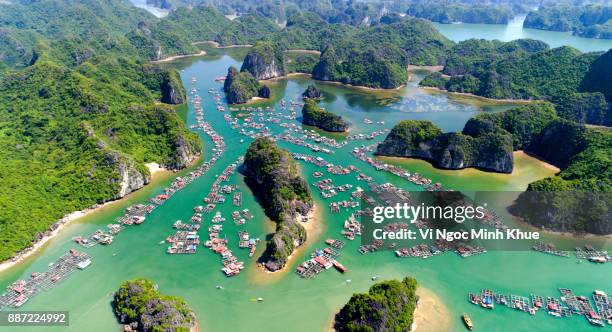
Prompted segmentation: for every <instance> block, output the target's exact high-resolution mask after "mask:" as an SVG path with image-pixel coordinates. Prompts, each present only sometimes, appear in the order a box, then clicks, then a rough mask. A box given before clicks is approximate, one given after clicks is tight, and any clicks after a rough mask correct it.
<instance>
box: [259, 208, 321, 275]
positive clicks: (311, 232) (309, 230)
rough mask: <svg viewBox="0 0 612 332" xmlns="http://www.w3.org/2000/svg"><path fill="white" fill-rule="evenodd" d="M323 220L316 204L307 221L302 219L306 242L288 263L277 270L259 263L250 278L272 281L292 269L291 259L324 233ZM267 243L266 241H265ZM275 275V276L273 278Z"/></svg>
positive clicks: (288, 259) (296, 250)
mask: <svg viewBox="0 0 612 332" xmlns="http://www.w3.org/2000/svg"><path fill="white" fill-rule="evenodd" d="M321 221H322V217H321V215H320V208H319V207H318V206H317V205H316V204H315V205H314V206H313V208H312V210H310V213H308V215H307V216H306V221H305V222H304V221H302V222H301V225H302V226H303V227H304V229H305V230H306V242H305V243H303V244H302V245H301V246H299V247H298V248H297V249H295V250H294V251H293V253H292V254H291V255H289V257H288V258H287V264H285V267H283V268H282V269H280V270H277V271H274V272H272V271H268V270H267V269H266V268H265V267H264V266H263V265H260V264H257V268H255V269H253V272H252V273H251V274H250V280H251V281H254V282H258V283H264V282H270V281H276V280H279V278H280V277H281V276H283V275H285V273H287V272H288V271H290V270H291V269H290V268H289V267H290V265H291V261H292V259H293V258H294V257H295V256H298V255H300V254H301V253H302V252H303V251H304V250H306V248H308V247H309V246H310V245H311V244H312V243H313V242H315V241H317V240H318V239H319V237H320V236H321V234H323V228H322V227H320V226H321V225H320V222H321ZM264 245H265V243H264ZM271 276H274V278H271Z"/></svg>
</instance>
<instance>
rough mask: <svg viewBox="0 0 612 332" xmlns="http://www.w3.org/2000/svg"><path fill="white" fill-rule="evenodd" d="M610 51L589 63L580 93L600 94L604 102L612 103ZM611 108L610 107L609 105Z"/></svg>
mask: <svg viewBox="0 0 612 332" xmlns="http://www.w3.org/2000/svg"><path fill="white" fill-rule="evenodd" d="M610 77H612V50H608V52H606V53H604V54H603V55H602V56H600V57H599V58H597V59H595V61H593V63H591V67H590V68H589V71H588V72H587V73H586V75H585V76H584V78H583V79H582V82H580V88H579V89H580V91H581V92H601V93H603V94H604V97H605V98H606V101H608V103H612V80H610ZM611 107H612V105H611Z"/></svg>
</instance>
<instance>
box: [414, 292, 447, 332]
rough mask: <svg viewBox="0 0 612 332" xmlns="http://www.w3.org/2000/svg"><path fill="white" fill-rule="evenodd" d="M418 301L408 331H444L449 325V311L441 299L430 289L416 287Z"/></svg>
mask: <svg viewBox="0 0 612 332" xmlns="http://www.w3.org/2000/svg"><path fill="white" fill-rule="evenodd" d="M417 295H418V296H419V302H418V304H417V307H416V309H415V310H414V314H413V321H412V328H411V329H410V331H418V332H434V331H446V330H448V327H449V326H450V317H451V316H450V313H449V311H448V308H447V307H446V306H445V305H444V303H443V302H442V300H441V299H440V298H439V297H438V296H437V295H436V294H435V293H434V292H432V291H431V290H429V289H427V288H424V287H422V286H419V287H418V288H417Z"/></svg>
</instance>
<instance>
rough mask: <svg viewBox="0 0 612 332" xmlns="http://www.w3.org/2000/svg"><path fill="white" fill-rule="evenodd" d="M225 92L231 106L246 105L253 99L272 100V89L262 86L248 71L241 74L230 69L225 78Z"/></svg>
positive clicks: (233, 68) (232, 68)
mask: <svg viewBox="0 0 612 332" xmlns="http://www.w3.org/2000/svg"><path fill="white" fill-rule="evenodd" d="M223 90H224V91H225V96H226V99H227V102H228V103H230V104H244V103H246V102H248V101H249V100H251V99H252V98H253V97H262V98H270V89H269V88H268V87H266V86H265V85H262V84H260V83H259V82H257V80H256V79H255V78H254V77H253V75H251V73H249V72H248V71H243V72H239V71H238V69H236V68H235V67H230V68H229V69H228V71H227V76H226V77H225V82H224V84H223Z"/></svg>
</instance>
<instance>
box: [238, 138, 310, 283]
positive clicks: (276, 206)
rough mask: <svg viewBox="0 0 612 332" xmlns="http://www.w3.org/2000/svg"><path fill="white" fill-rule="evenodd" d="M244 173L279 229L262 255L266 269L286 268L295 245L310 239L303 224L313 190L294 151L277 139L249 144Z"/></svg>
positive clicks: (265, 139) (261, 260) (262, 139)
mask: <svg viewBox="0 0 612 332" xmlns="http://www.w3.org/2000/svg"><path fill="white" fill-rule="evenodd" d="M244 174H245V176H246V178H245V180H246V183H247V185H249V187H250V188H251V190H252V191H253V193H254V194H255V196H256V197H257V199H258V201H259V202H260V204H261V205H262V206H263V207H264V209H265V212H266V215H267V216H268V217H269V218H270V219H272V220H273V221H274V222H275V223H276V230H275V232H274V234H273V236H272V238H271V239H270V240H269V241H268V243H267V247H266V251H265V252H264V254H263V255H262V257H261V258H260V262H262V263H263V264H264V266H265V267H266V269H268V270H270V271H277V270H280V269H282V268H283V267H284V266H285V264H286V263H287V260H288V258H289V256H290V255H291V254H292V253H293V251H294V250H295V248H297V247H299V246H300V245H302V244H303V243H304V242H305V241H306V230H305V229H304V227H303V226H302V225H301V224H300V223H301V220H302V219H303V218H304V217H305V216H306V215H308V213H309V212H310V210H311V209H312V207H313V203H312V198H311V196H310V190H309V189H308V185H307V183H306V181H304V179H303V178H302V177H301V176H300V175H299V172H298V169H297V164H296V163H295V161H294V160H293V158H291V155H290V154H289V153H288V152H287V151H285V150H282V149H280V148H279V147H278V146H277V145H276V144H275V143H274V142H273V141H271V140H269V139H267V138H259V139H256V140H255V141H253V143H251V145H250V146H249V148H248V150H247V153H246V156H245V159H244Z"/></svg>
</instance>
